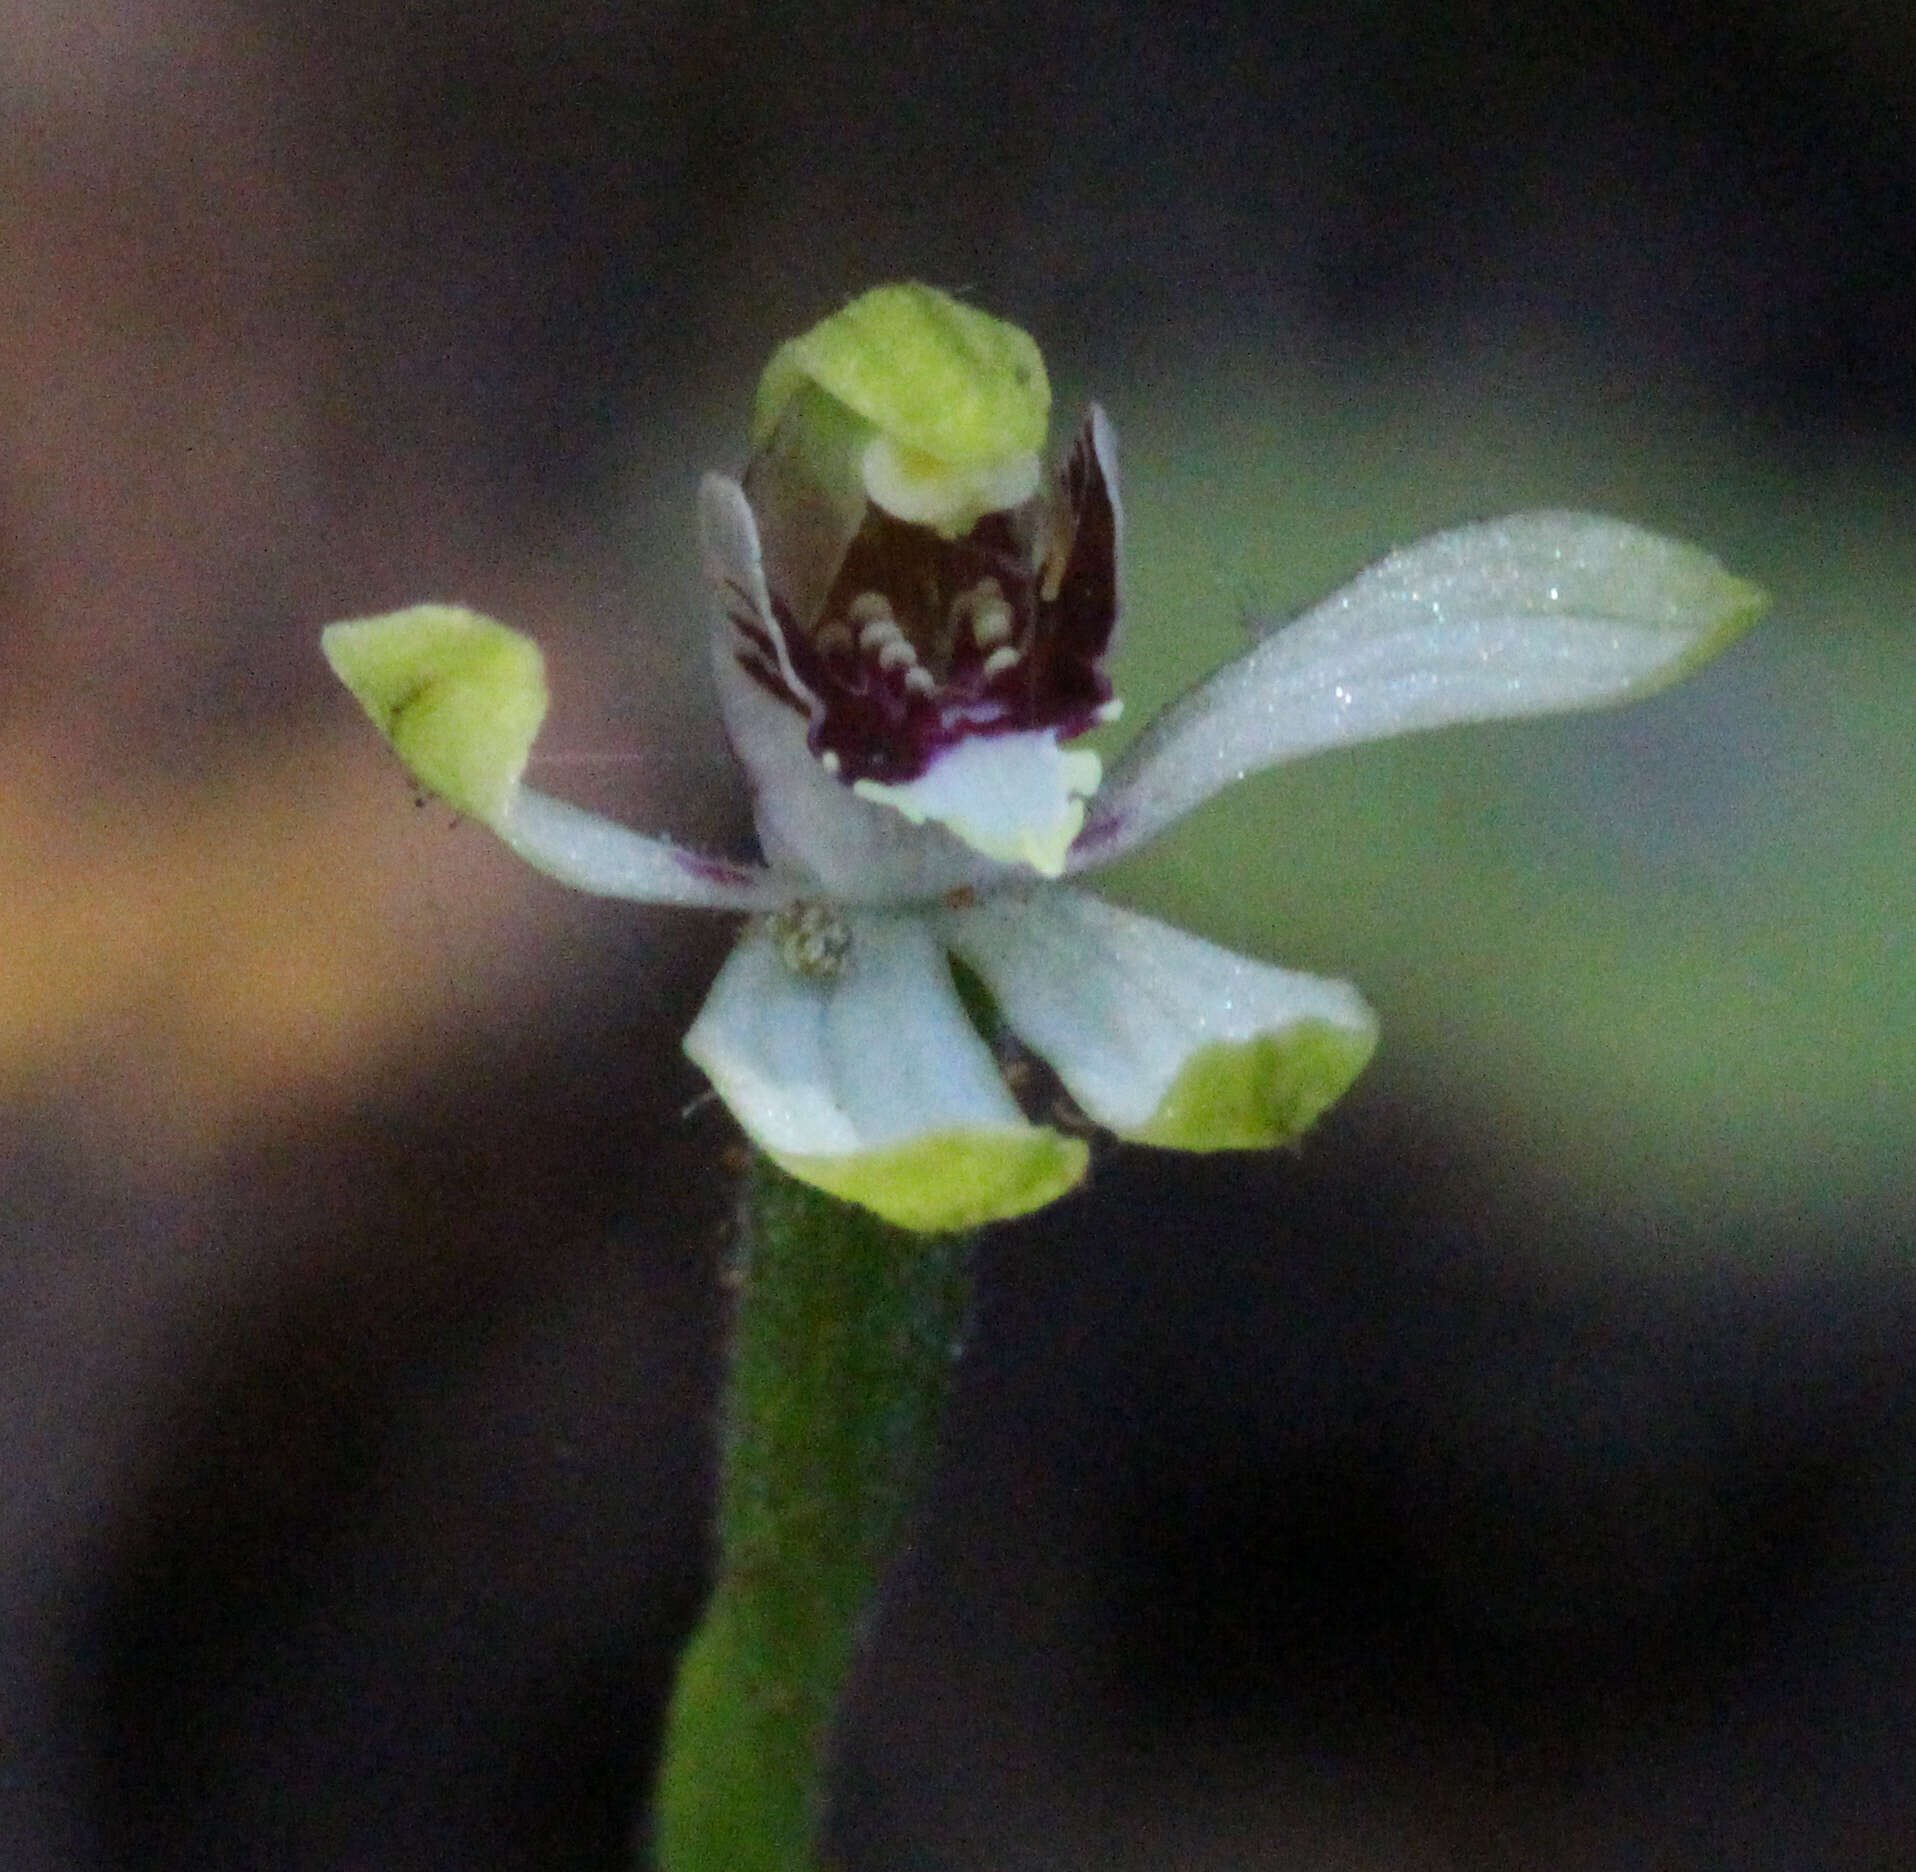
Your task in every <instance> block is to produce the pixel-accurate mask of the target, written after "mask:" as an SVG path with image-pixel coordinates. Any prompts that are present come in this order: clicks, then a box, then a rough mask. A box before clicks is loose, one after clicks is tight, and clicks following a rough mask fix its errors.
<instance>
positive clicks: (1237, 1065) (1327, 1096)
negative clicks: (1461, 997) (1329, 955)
mask: <svg viewBox="0 0 1916 1872" xmlns="http://www.w3.org/2000/svg"><path fill="white" fill-rule="evenodd" d="M1376 1045H1377V1036H1376V1033H1375V1032H1374V1031H1366V1030H1363V1029H1356V1028H1352V1027H1347V1026H1338V1025H1334V1024H1333V1023H1332V1022H1330V1021H1321V1020H1306V1021H1300V1022H1298V1023H1297V1024H1296V1025H1295V1026H1292V1027H1287V1028H1285V1029H1284V1031H1283V1032H1281V1033H1265V1034H1258V1035H1256V1036H1255V1037H1254V1038H1252V1039H1250V1040H1242V1041H1238V1040H1219V1041H1214V1042H1213V1043H1212V1044H1211V1045H1209V1046H1205V1047H1200V1048H1199V1049H1198V1050H1197V1051H1196V1052H1194V1053H1193V1054H1192V1055H1191V1056H1190V1058H1189V1059H1187V1060H1186V1061H1185V1062H1184V1065H1183V1067H1182V1068H1181V1069H1180V1070H1179V1072H1178V1076H1177V1077H1176V1079H1174V1080H1173V1081H1172V1083H1171V1087H1170V1089H1169V1090H1168V1091H1167V1092H1166V1093H1165V1095H1164V1097H1163V1099H1162V1100H1161V1101H1160V1102H1159V1105H1158V1108H1157V1110H1156V1111H1155V1112H1153V1113H1152V1114H1151V1117H1150V1118H1149V1119H1148V1120H1147V1121H1146V1122H1145V1123H1144V1124H1143V1125H1141V1126H1139V1127H1138V1128H1137V1129H1135V1130H1127V1131H1126V1132H1124V1134H1123V1135H1124V1136H1125V1137H1127V1138H1129V1139H1130V1140H1131V1141H1132V1142H1133V1143H1137V1144H1155V1145H1159V1146H1161V1147H1163V1148H1166V1149H1170V1150H1191V1151H1214V1150H1268V1149H1269V1148H1270V1147H1271V1146H1272V1145H1275V1144H1288V1143H1290V1142H1292V1141H1293V1140H1294V1139H1296V1138H1299V1137H1301V1136H1302V1135H1303V1134H1304V1133H1305V1132H1306V1131H1308V1130H1309V1129H1310V1127H1311V1126H1312V1125H1313V1124H1314V1123H1316V1121H1317V1119H1318V1117H1319V1116H1320V1115H1321V1114H1322V1113H1323V1112H1324V1111H1325V1110H1327V1109H1328V1108H1329V1107H1330V1106H1331V1105H1334V1104H1335V1103H1336V1102H1337V1100H1338V1099H1340V1098H1341V1097H1343V1095H1344V1093H1345V1092H1346V1091H1347V1090H1349V1088H1350V1085H1351V1082H1352V1081H1353V1080H1354V1079H1355V1078H1356V1077H1357V1075H1358V1074H1359V1073H1360V1072H1362V1071H1363V1070H1364V1067H1365V1065H1366V1063H1367V1062H1368V1061H1369V1059H1370V1056H1371V1054H1372V1052H1373V1051H1374V1050H1375V1048H1376Z"/></svg>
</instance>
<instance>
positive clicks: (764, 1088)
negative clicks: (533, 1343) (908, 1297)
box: [685, 912, 1088, 1230]
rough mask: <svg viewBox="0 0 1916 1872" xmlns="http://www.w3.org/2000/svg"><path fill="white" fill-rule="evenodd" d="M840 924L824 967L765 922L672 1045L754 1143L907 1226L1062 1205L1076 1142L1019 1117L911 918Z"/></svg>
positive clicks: (1080, 1158) (797, 1171) (1077, 1161)
mask: <svg viewBox="0 0 1916 1872" xmlns="http://www.w3.org/2000/svg"><path fill="white" fill-rule="evenodd" d="M845 922H846V927H847V930H848V932H849V936H850V944H849V948H848V950H847V951H846V954H845V957H844V962H843V966H842V968H838V969H835V970H834V971H833V972H829V973H825V972H813V973H806V972H801V971H800V970H799V969H797V968H794V967H793V966H792V964H791V962H790V961H789V960H788V958H787V956H786V955H785V954H783V953H781V948H780V941H779V934H778V931H777V929H776V927H775V925H773V924H772V923H769V922H768V923H765V924H761V925H760V926H759V927H758V928H757V929H755V930H753V931H751V932H750V933H749V934H748V935H747V936H746V937H745V939H744V940H743V941H742V942H741V943H740V944H739V946H738V947H737V948H736V949H735V950H734V951H733V952H732V955H731V957H730V959H729V960H728V961H727V962H726V964H725V967H724V968H723V969H722V970H721V971H720V973H719V978H718V980H717V982H716V983H715V984H714V985H713V988H712V992H711V994H710V996H709V997H708V998H707V1000H706V1003H705V1006H704V1007H703V1009H701V1010H700V1013H699V1017H698V1019H697V1020H696V1021H695V1022H693V1024H692V1029H691V1031H690V1033H688V1034H687V1035H686V1038H685V1050H686V1052H687V1053H688V1054H689V1055H690V1056H691V1058H692V1059H693V1060H694V1061H695V1062H696V1063H697V1065H698V1066H699V1067H700V1068H701V1069H702V1070H703V1071H704V1073H705V1075H706V1077H707V1078H709V1079H710V1080H711V1082H712V1084H713V1086H714V1088H715V1089H716V1090H717V1092H718V1094H719V1096H720V1097H721V1098H722V1099H724V1101H725V1103H726V1104H727V1105H728V1106H729V1107H730V1108H731V1110H732V1113H733V1115H734V1116H735V1117H736V1118H737V1119H738V1121H739V1123H740V1124H741V1125H742V1126H743V1127H744V1129H745V1130H746V1132H747V1133H748V1134H749V1135H750V1137H751V1138H752V1140H753V1142H754V1143H756V1144H757V1145H758V1146H759V1147H760V1148H761V1149H762V1150H764V1151H765V1153H766V1154H767V1155H768V1156H770V1157H771V1158H773V1159H774V1160H775V1161H776V1162H778V1163H779V1164H781V1165H782V1166H783V1167H784V1168H785V1169H787V1170H789V1171H790V1172H791V1173H792V1174H793V1175H794V1176H796V1177H799V1178H802V1179H803V1180H804V1181H806V1182H808V1183H812V1184H815V1185H816V1186H817V1187H819V1188H821V1189H824V1190H827V1191H829V1192H830V1193H831V1194H833V1195H835V1196H842V1197H844V1198H846V1199H847V1200H849V1201H852V1202H857V1203H862V1204H863V1205H864V1206H865V1207H866V1208H868V1209H871V1210H874V1211H875V1212H876V1213H878V1214H879V1215H881V1216H884V1217H885V1218H886V1220H888V1221H892V1222H896V1223H899V1224H900V1225H902V1226H904V1227H906V1228H916V1229H927V1230H935V1229H949V1228H968V1227H974V1226H976V1225H978V1224H980V1223H983V1222H989V1221H995V1220H998V1219H1001V1218H1004V1217H1008V1216H1014V1215H1023V1214H1025V1213H1027V1212H1028V1211H1030V1210H1032V1209H1037V1208H1040V1207H1042V1206H1043V1205H1044V1204H1045V1203H1048V1202H1050V1201H1052V1200H1053V1199H1054V1198H1056V1197H1058V1196H1061V1195H1063V1194H1064V1193H1065V1191H1066V1190H1068V1189H1070V1188H1071V1187H1072V1185H1074V1184H1075V1183H1076V1182H1077V1181H1078V1180H1079V1178H1080V1177H1082V1175H1083V1174H1084V1169H1085V1164H1086V1161H1087V1156H1088V1153H1087V1151H1086V1148H1085V1146H1084V1145H1083V1143H1082V1142H1080V1141H1079V1140H1077V1139H1075V1138H1066V1137H1063V1136H1061V1135H1060V1134H1059V1133H1057V1132H1055V1131H1051V1130H1048V1129H1045V1128H1043V1127H1041V1126H1037V1125H1033V1124H1031V1123H1029V1122H1027V1120H1026V1119H1025V1117H1024V1115H1023V1113H1021V1112H1020V1111H1019V1109H1018V1106H1017V1103H1016V1101H1015V1100H1014V1099H1013V1098H1012V1096H1011V1094H1010V1092H1009V1091H1008V1090H1007V1089H1006V1086H1005V1083H1004V1079H1003V1077H1002V1076H1001V1075H1000V1073H999V1071H998V1066H997V1062H996V1061H995V1060H994V1059H993V1057H992V1054H991V1050H990V1049H989V1048H988V1047H987V1046H986V1045H985V1043H984V1041H983V1040H982V1039H980V1038H979V1036H978V1033H977V1031H976V1029H975V1028H973V1026H972V1025H971V1022H970V1020H969V1019H968V1018H967V1017H966V1014H965V1011H964V1007H963V1005H962V1003H961V1002H960V1001H959V999H958V994H957V990H956V989H955V988H954V987H953V985H952V980H951V971H950V967H949V965H948V963H947V962H946V960H945V955H944V951H943V950H942V948H941V947H940V946H939V944H938V942H937V940H936V939H935V937H934V936H933V933H932V931H931V929H930V928H929V927H928V925H927V924H926V922H925V921H924V919H922V918H920V917H916V916H911V915H887V914H884V913H882V912H867V913H858V914H850V915H847V917H846V919H845Z"/></svg>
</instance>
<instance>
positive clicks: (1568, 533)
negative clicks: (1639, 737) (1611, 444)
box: [1071, 513, 1764, 870]
mask: <svg viewBox="0 0 1916 1872" xmlns="http://www.w3.org/2000/svg"><path fill="white" fill-rule="evenodd" d="M1763 603H1764V599H1763V594H1762V593H1761V592H1760V591H1758V590H1757V588H1756V587H1755V586H1753V585H1750V584H1748V583H1746V582H1745V581H1744V580H1742V579H1738V578H1733V577H1731V575H1730V574H1729V573H1727V572H1725V571H1724V569H1723V568H1722V567H1721V566H1720V565H1719V564H1718V563H1717V562H1716V560H1714V559H1713V558H1711V557H1710V556H1709V554H1707V553H1704V552H1700V551H1698V550H1697V549H1696V548H1695V547H1693V546H1685V545H1683V544H1681V543H1679V542H1678V541H1675V540H1670V539H1665V538H1663V537H1662V536H1661V535H1659V534H1655V533H1647V532H1645V531H1643V530H1642V529H1641V528H1639V527H1633V526H1627V525H1625V524H1624V523H1622V522H1621V521H1616V520H1605V519H1602V518H1600V517H1598V516H1595V515H1590V514H1574V513H1530V514H1513V515H1511V516H1510V517H1509V518H1507V519H1503V520H1493V521H1490V522H1487V523H1486V524H1484V525H1481V526H1470V527H1460V528H1458V529H1457V530H1456V531H1455V532H1450V533H1440V534H1438V535H1436V536H1435V537H1434V538H1431V539H1427V540H1424V541H1422V542H1421V543H1420V544H1418V545H1415V546H1410V547H1406V548H1405V549H1404V550H1403V551H1402V552H1397V553H1393V554H1392V555H1391V556H1390V557H1389V558H1388V559H1385V560H1383V561H1382V562H1381V563H1379V564H1377V565H1375V566H1372V567H1371V568H1370V570H1369V571H1367V572H1365V573H1363V574H1362V575H1361V576H1360V577H1359V578H1357V579H1356V580H1355V581H1354V582H1353V583H1352V584H1350V585H1347V586H1346V587H1345V588H1344V589H1343V590H1342V591H1341V592H1339V593H1337V595H1336V596H1335V597H1333V598H1330V599H1329V600H1327V601H1326V602H1325V603H1323V604H1321V605H1319V606H1318V607H1317V608H1316V609H1315V610H1313V611H1310V612H1308V613H1307V614H1306V615H1305V616H1304V617H1302V618H1300V619H1299V620H1298V621H1297V622H1295V623H1293V624H1290V625H1287V626H1285V627H1284V628H1282V629H1280V630H1277V631H1275V632H1273V633H1272V634H1271V635H1270V636H1268V637H1266V638H1265V639H1264V640H1263V641H1262V642H1261V643H1259V644H1258V645H1257V646H1256V648H1255V649H1253V650H1251V651H1250V652H1249V653H1248V654H1247V655H1245V656H1242V657H1240V658H1239V659H1238V660H1237V661H1236V662H1234V663H1231V664H1229V665H1227V666H1226V667H1225V668H1224V669H1222V670H1220V671H1218V672H1217V674H1216V675H1214V676H1212V677H1210V678H1209V679H1208V680H1207V681H1205V682H1203V683H1200V684H1199V685H1198V686H1197V687H1196V688H1195V689H1193V690H1191V691H1190V692H1189V693H1188V694H1187V695H1185V696H1184V697H1183V698H1182V699H1181V700H1179V701H1177V702H1175V703H1173V704H1172V705H1171V706H1170V707H1169V708H1168V709H1166V710H1165V711H1164V713H1163V714H1162V715H1160V716H1159V717H1158V718H1157V719H1156V720H1155V721H1154V722H1152V723H1151V724H1150V726H1149V727H1147V728H1146V729H1145V731H1144V733H1143V734H1142V735H1140V736H1139V738H1138V740H1137V741H1136V742H1135V743H1134V744H1133V745H1132V746H1131V747H1130V748H1129V749H1128V750H1127V751H1126V752H1125V754H1124V755H1123V756H1122V757H1121V758H1120V759H1119V761H1118V762H1117V763H1116V765H1115V766H1114V767H1113V769H1112V772H1111V776H1110V778H1109V780H1108V781H1107V782H1106V784H1105V788H1104V791H1103V793H1102V794H1101V795H1100V796H1099V798H1098V800H1097V802H1096V804H1095V805H1094V806H1093V807H1092V810H1091V815H1090V823H1089V824H1088V825H1087V826H1086V828H1085V831H1084V834H1083V836H1082V837H1081V838H1080V839H1079V841H1078V844H1077V847H1076V849H1075V850H1074V851H1073V853H1072V859H1071V868H1072V869H1074V870H1075V869H1079V868H1081V867H1082V866H1084V865H1087V864H1102V863H1104V862H1105V861H1106V860H1108V859H1111V858H1114V857H1116V856H1118V855H1119V854H1120V853H1121V852H1125V851H1129V850H1131V849H1133V848H1134V847H1136V846H1137V845H1139V844H1141V843H1143V842H1144V841H1145V840H1146V839H1149V838H1151V837H1152V836H1153V835H1155V834H1156V833H1157V832H1158V831H1160V830H1162V829H1163V827H1164V826H1165V825H1167V824H1169V823H1170V821H1172V820H1173V819H1176V818H1178V817H1180V816H1181V815H1182V814H1184V813H1186V812H1188V811H1190V809H1191V808H1192V807H1193V806H1196V805H1197V804H1199V803H1200V802H1201V801H1203V800H1206V799H1209V798H1210V796H1211V795H1212V794H1213V793H1216V792H1219V791H1221V790H1222V789H1223V788H1224V787H1227V786H1229V785H1230V784H1231V783H1232V782H1233V781H1235V780H1241V779H1242V778H1243V777H1244V776H1245V775H1246V774H1250V773H1255V772H1257V771H1259V770H1260V769H1262V768H1265V767H1271V766H1275V765H1276V764H1277V763H1279V762H1280V761H1288V760H1296V759H1298V758H1299V757H1300V756H1302V755H1306V754H1313V753H1316V752H1317V751H1319V750H1320V749H1323V748H1331V747H1343V746H1348V745H1350V744H1352V743H1355V742H1360V741H1372V740H1379V739H1382V738H1384V737H1385V736H1388V735H1397V734H1405V733H1408V732H1410V731H1411V730H1413V729H1419V728H1439V727H1443V726H1445V725H1446V724H1448V723H1452V722H1467V721H1487V720H1491V719H1493V718H1496V717H1501V716H1517V715H1544V714H1551V713H1554V712H1557V711H1559V710H1570V709H1589V708H1601V707H1604V706H1606V705H1608V704H1611V703H1615V702H1624V701H1628V700H1630V699H1631V698H1633V697H1636V696H1640V695H1645V694H1648V693H1649V692H1650V691H1652V690H1655V689H1658V688H1661V687H1662V686H1663V685H1665V684H1666V683H1670V682H1674V681H1675V680H1677V678H1679V677H1681V676H1683V675H1685V674H1686V673H1687V672H1688V671H1689V670H1691V669H1692V668H1694V667H1695V666H1696V665H1697V664H1698V663H1700V662H1702V661H1703V660H1704V659H1705V658H1707V657H1709V656H1712V655H1714V654H1715V653H1716V651H1717V650H1719V649H1721V648H1722V647H1723V645H1724V644H1726V643H1727V642H1729V641H1730V639H1731V638H1733V637H1734V636H1735V635H1736V634H1737V633H1738V632H1740V631H1741V630H1743V629H1745V628H1746V627H1747V626H1748V625H1749V624H1750V623H1751V622H1753V621H1754V619H1755V618H1756V616H1757V615H1758V613H1759V612H1760V611H1761V610H1762V608H1763Z"/></svg>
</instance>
